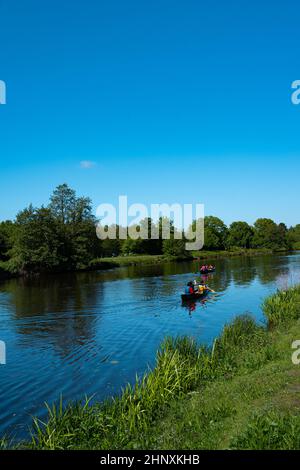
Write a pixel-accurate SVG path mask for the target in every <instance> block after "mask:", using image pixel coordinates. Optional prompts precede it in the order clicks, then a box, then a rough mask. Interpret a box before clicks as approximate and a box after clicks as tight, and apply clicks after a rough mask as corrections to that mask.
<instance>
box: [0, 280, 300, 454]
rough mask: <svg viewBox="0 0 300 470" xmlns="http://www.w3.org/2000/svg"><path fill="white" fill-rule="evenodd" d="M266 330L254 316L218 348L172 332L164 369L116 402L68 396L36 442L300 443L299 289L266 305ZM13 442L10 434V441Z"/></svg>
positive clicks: (158, 445) (157, 445)
mask: <svg viewBox="0 0 300 470" xmlns="http://www.w3.org/2000/svg"><path fill="white" fill-rule="evenodd" d="M263 310H264V314H265V318H266V323H267V328H265V327H262V326H260V325H257V324H256V323H255V321H254V320H253V319H252V318H251V317H249V316H248V315H243V316H240V317H237V318H236V319H235V321H234V322H233V323H232V324H230V325H227V326H225V328H224V330H223V333H222V334H221V336H220V337H219V338H218V339H216V340H215V342H214V344H213V347H212V348H207V347H203V346H202V347H201V346H197V344H196V343H195V342H194V341H193V340H191V339H189V338H181V339H167V340H166V341H165V342H164V344H163V345H162V347H161V349H160V351H159V352H158V354H157V362H156V367H155V368H154V369H153V371H152V372H150V373H148V374H147V375H145V376H144V377H143V379H142V380H141V381H139V382H137V383H136V384H135V385H133V386H128V387H127V388H126V389H125V390H124V392H123V393H122V394H121V395H120V396H119V397H117V398H115V399H114V400H113V401H107V402H105V403H101V404H96V405H93V406H89V404H88V402H85V403H83V404H70V405H69V406H67V408H65V409H63V406H62V404H59V405H58V406H57V407H56V408H53V409H49V417H48V421H47V422H46V423H45V424H44V423H41V422H40V421H38V420H35V422H34V428H35V430H34V434H33V438H32V441H31V442H27V443H22V444H19V445H18V447H19V448H33V449H138V448H141V449H171V448H173V449H174V448H177V449H192V448H194V449H228V448H229V449H236V448H238V449H248V448H250V449H273V448H274V449H275V448H276V449H296V448H300V401H299V398H298V394H299V390H300V365H298V366H297V365H294V364H293V363H292V360H291V356H292V352H293V350H292V349H291V344H292V342H293V341H295V340H297V339H300V287H297V288H293V289H289V290H288V291H282V292H279V293H277V294H275V295H274V296H272V297H270V298H268V299H267V300H266V301H265V302H264V305H263ZM6 446H8V447H13V443H12V442H9V440H6V441H5V440H2V448H5V447H6Z"/></svg>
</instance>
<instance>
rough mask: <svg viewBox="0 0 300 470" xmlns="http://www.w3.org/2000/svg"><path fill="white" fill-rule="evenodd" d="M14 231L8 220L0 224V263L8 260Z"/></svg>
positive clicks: (11, 223)
mask: <svg viewBox="0 0 300 470" xmlns="http://www.w3.org/2000/svg"><path fill="white" fill-rule="evenodd" d="M14 229H15V226H14V224H13V222H11V221H10V220H7V221H5V222H0V261H6V260H8V259H9V254H8V253H9V250H10V249H11V248H12V240H13V234H14Z"/></svg>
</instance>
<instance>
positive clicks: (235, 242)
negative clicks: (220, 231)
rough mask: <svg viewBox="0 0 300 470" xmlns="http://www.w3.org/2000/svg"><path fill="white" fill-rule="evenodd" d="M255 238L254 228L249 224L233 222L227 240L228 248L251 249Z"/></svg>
mask: <svg viewBox="0 0 300 470" xmlns="http://www.w3.org/2000/svg"><path fill="white" fill-rule="evenodd" d="M252 238H253V228H252V227H251V226H250V225H249V224H247V222H233V223H232V224H231V225H230V227H229V230H228V233H227V238H226V247H227V248H229V249H230V248H235V247H239V248H250V246H251V244H252Z"/></svg>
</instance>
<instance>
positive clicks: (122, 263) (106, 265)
mask: <svg viewBox="0 0 300 470" xmlns="http://www.w3.org/2000/svg"><path fill="white" fill-rule="evenodd" d="M296 251H297V250H286V249H283V250H271V249H268V248H261V249H254V248H244V249H243V248H240V249H234V250H219V251H205V250H203V251H197V252H191V254H185V255H180V256H167V255H128V256H124V255H123V256H116V257H104V258H96V259H92V260H91V261H90V262H89V264H88V266H83V267H81V268H77V269H73V270H71V272H82V271H85V272H86V271H98V270H99V271H102V270H103V271H105V270H108V269H114V268H121V267H128V266H153V265H157V264H163V263H172V262H184V261H197V260H199V261H201V262H204V261H205V260H215V259H222V258H233V257H236V256H250V257H251V256H262V255H271V254H280V253H293V252H296ZM65 272H70V270H69V269H64V270H59V269H58V270H56V271H50V272H49V273H55V274H62V273H65ZM39 274H45V273H43V272H34V273H33V272H26V271H23V272H22V271H20V272H10V271H9V268H8V266H7V262H3V261H2V262H1V261H0V281H1V280H7V279H12V278H17V277H23V276H25V277H30V276H36V275H39Z"/></svg>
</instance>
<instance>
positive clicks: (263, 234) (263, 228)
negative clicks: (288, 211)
mask: <svg viewBox="0 0 300 470" xmlns="http://www.w3.org/2000/svg"><path fill="white" fill-rule="evenodd" d="M252 246H253V247H254V248H269V249H272V250H279V249H287V248H288V246H289V243H288V239H287V228H286V226H285V225H284V224H279V225H277V224H276V223H275V222H274V221H273V220H272V219H263V218H262V219H257V221H256V222H255V224H254V236H253V239H252Z"/></svg>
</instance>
